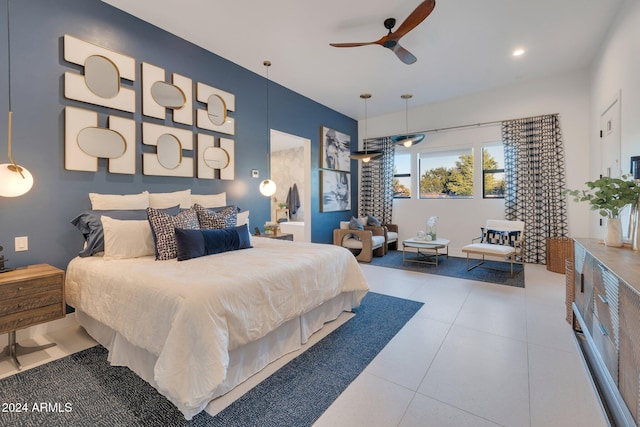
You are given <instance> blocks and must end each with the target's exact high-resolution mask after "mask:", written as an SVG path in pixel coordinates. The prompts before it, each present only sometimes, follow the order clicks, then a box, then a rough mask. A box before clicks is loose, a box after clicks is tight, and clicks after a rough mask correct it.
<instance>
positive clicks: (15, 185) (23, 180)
mask: <svg viewBox="0 0 640 427" xmlns="http://www.w3.org/2000/svg"><path fill="white" fill-rule="evenodd" d="M16 167H17V168H19V170H18V169H16ZM20 172H22V174H20ZM31 187H33V176H32V175H31V173H30V172H29V171H28V170H26V169H25V168H23V167H20V166H14V165H13V164H11V163H4V164H1V165H0V196H1V197H18V196H22V195H23V194H24V193H26V192H27V191H29V190H31Z"/></svg>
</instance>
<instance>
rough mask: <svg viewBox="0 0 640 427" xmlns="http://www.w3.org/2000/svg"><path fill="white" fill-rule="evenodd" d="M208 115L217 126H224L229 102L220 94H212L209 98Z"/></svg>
mask: <svg viewBox="0 0 640 427" xmlns="http://www.w3.org/2000/svg"><path fill="white" fill-rule="evenodd" d="M207 115H208V116H209V120H211V123H213V124H214V125H216V126H222V125H223V124H224V122H225V120H227V104H226V103H225V102H224V99H222V97H221V96H219V95H211V96H210V97H209V98H208V99H207Z"/></svg>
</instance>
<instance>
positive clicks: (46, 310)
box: [0, 304, 64, 333]
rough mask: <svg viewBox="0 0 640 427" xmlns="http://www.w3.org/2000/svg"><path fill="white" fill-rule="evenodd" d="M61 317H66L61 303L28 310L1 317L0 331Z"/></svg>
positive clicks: (12, 329) (3, 331)
mask: <svg viewBox="0 0 640 427" xmlns="http://www.w3.org/2000/svg"><path fill="white" fill-rule="evenodd" d="M61 317H64V309H63V307H62V305H61V304H53V305H49V306H46V307H40V308H36V309H34V310H29V311H26V312H20V313H15V314H11V315H9V316H6V317H3V318H2V319H0V333H5V332H9V331H14V330H16V329H22V328H26V327H28V326H32V325H37V324H38V323H44V322H48V321H50V320H55V319H60V318H61Z"/></svg>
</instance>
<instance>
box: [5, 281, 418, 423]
mask: <svg viewBox="0 0 640 427" xmlns="http://www.w3.org/2000/svg"><path fill="white" fill-rule="evenodd" d="M422 305H423V304H422V303H420V302H415V301H409V300H404V299H400V298H394V297H389V296H385V295H380V294H375V293H372V292H370V293H369V294H367V296H366V297H365V298H364V299H363V301H362V304H361V305H360V307H358V308H357V309H356V310H354V311H355V313H356V315H355V316H354V317H353V318H351V319H350V320H348V321H347V322H346V323H344V324H343V325H342V326H340V327H339V328H338V329H336V330H335V331H333V332H332V333H331V334H329V335H327V336H326V337H325V338H323V339H322V340H320V341H319V342H318V343H316V344H315V345H314V346H312V347H311V348H309V349H308V350H307V351H305V352H304V353H302V354H301V355H300V356H298V357H297V358H295V359H294V360H292V361H291V362H289V363H288V364H286V365H285V366H283V367H282V368H281V369H280V370H278V371H277V372H275V373H274V374H273V375H271V376H270V377H268V378H267V379H265V380H264V381H263V382H261V383H260V384H258V385H257V386H256V387H254V388H253V389H251V390H250V391H249V392H248V393H246V394H245V395H244V396H242V397H241V398H240V399H238V400H237V401H235V402H234V403H232V404H231V405H230V406H228V407H227V408H226V409H224V410H223V411H222V412H220V413H219V414H217V415H216V416H214V417H212V416H210V415H208V414H207V413H205V412H201V413H200V414H198V415H196V416H195V417H194V418H193V419H192V420H190V421H185V419H184V417H183V416H182V413H180V412H179V411H178V410H177V409H176V408H175V406H173V405H172V404H171V403H170V402H169V401H168V400H167V399H166V398H165V397H163V396H162V395H160V394H159V393H158V392H157V391H156V390H155V389H154V388H153V387H151V386H150V385H149V384H147V383H146V382H144V381H143V380H142V379H140V378H139V377H138V376H137V375H135V374H134V373H133V372H131V371H130V370H129V369H127V368H124V367H120V366H110V365H109V362H107V350H106V349H104V348H103V347H101V346H96V347H92V348H90V349H87V350H84V351H81V352H79V353H76V354H72V355H70V356H67V357H65V358H62V359H59V360H56V361H53V362H50V363H47V364H46V365H42V366H39V367H36V368H33V369H30V370H28V371H25V372H22V373H19V374H16V375H14V376H11V377H8V378H5V379H2V380H0V404H2V405H3V406H2V408H0V411H1V412H0V425H16V426H18V425H19V426H42V425H47V426H86V425H91V426H109V427H111V426H238V427H247V426H260V427H268V426H278V427H281V426H311V425H312V424H313V423H314V422H315V421H316V420H317V419H318V418H319V417H320V415H322V413H323V412H324V411H325V410H326V409H327V408H328V407H329V405H331V403H333V401H334V400H335V399H336V398H337V397H338V396H339V395H340V393H342V392H343V391H344V389H345V388H347V386H348V385H349V384H350V383H351V382H352V381H353V380H354V379H355V378H356V377H357V376H358V375H359V374H360V373H361V372H362V370H363V369H364V368H365V367H366V366H367V365H368V364H369V363H370V362H371V360H373V358H374V357H375V356H376V355H377V354H378V353H379V352H380V350H382V348H384V346H385V345H386V344H387V343H388V342H389V341H390V340H391V339H392V338H393V337H394V336H395V335H396V334H397V333H398V331H399V330H400V329H401V328H402V327H403V326H404V325H405V324H406V323H407V322H408V321H409V319H411V318H412V317H413V316H414V315H415V313H416V312H417V311H418V310H419V309H420V308H421V307H422ZM5 406H6V408H5ZM5 409H6V410H5Z"/></svg>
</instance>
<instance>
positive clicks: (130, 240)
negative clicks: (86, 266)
mask: <svg viewBox="0 0 640 427" xmlns="http://www.w3.org/2000/svg"><path fill="white" fill-rule="evenodd" d="M101 221H102V228H103V229H104V256H105V257H107V258H116V259H125V258H138V257H141V256H148V255H154V254H155V246H154V244H153V235H152V234H151V226H150V225H149V221H148V220H119V219H113V218H111V217H108V216H104V215H103V216H102V217H101Z"/></svg>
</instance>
